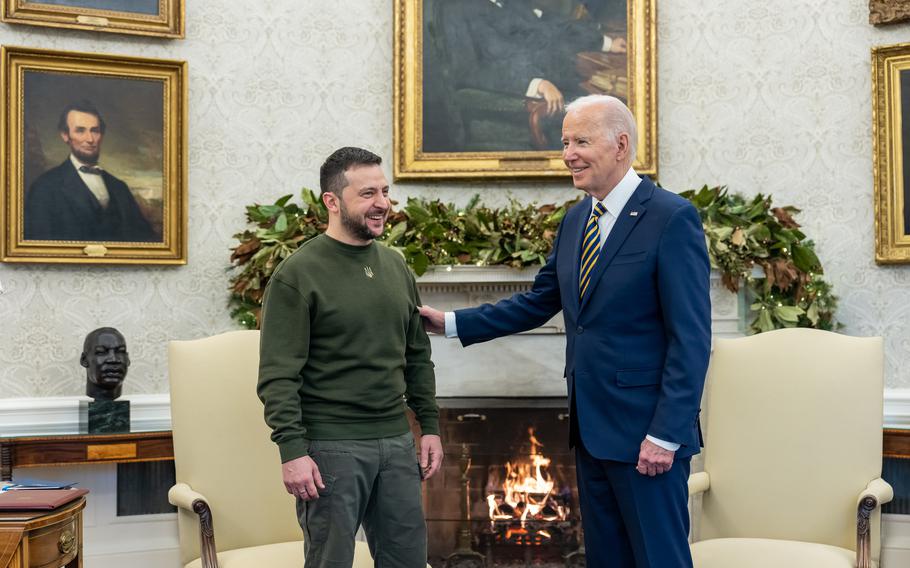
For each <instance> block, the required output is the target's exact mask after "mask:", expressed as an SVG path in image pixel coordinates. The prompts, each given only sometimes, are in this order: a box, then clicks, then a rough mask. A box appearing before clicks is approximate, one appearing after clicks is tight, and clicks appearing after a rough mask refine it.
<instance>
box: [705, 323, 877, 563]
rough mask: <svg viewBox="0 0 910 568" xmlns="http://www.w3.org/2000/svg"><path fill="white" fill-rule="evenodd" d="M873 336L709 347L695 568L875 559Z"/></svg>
mask: <svg viewBox="0 0 910 568" xmlns="http://www.w3.org/2000/svg"><path fill="white" fill-rule="evenodd" d="M882 359H883V356H882V341H881V338H877V337H875V338H858V337H848V336H844V335H839V334H835V333H831V332H825V331H818V330H812V329H784V330H778V331H772V332H769V333H762V334H760V335H755V336H752V337H746V338H741V339H718V340H716V342H715V344H714V352H713V355H712V357H711V365H710V368H709V370H708V379H707V383H706V385H705V408H706V415H707V416H706V425H707V430H706V432H705V434H706V436H705V468H704V469H705V471H704V472H700V473H695V474H693V475H692V476H691V477H690V478H689V492H690V493H691V494H693V495H694V494H697V493H703V494H704V495H703V499H702V503H701V505H702V506H701V513H700V514H696V523H695V524H694V525H693V535H694V536H695V537H696V538H698V539H699V541H698V542H695V543H694V544H693V545H692V556H693V560H694V562H695V568H715V567H723V568H729V567H733V566H735V567H737V568H753V567H754V568H758V567H762V568H764V567H767V566H774V567H775V568H790V567H793V568H796V567H800V568H806V567H824V568H835V567H859V568H869V567H873V566H877V565H878V558H879V553H880V548H881V541H880V535H879V527H880V505H882V504H883V503H887V502H888V501H890V500H891V498H892V496H893V492H892V490H891V486H890V485H888V484H887V483H886V482H885V481H884V480H882V479H881V472H882V403H883V400H882V399H883V385H882Z"/></svg>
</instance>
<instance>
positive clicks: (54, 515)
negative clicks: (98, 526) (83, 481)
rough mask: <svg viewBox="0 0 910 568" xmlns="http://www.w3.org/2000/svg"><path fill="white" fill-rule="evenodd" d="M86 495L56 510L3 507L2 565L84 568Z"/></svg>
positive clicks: (9, 567)
mask: <svg viewBox="0 0 910 568" xmlns="http://www.w3.org/2000/svg"><path fill="white" fill-rule="evenodd" d="M84 508H85V497H80V498H79V499H77V500H75V501H73V502H72V503H67V504H66V505H64V506H62V507H60V508H58V509H54V510H53V511H0V568H63V567H65V568H82V510H83V509H84Z"/></svg>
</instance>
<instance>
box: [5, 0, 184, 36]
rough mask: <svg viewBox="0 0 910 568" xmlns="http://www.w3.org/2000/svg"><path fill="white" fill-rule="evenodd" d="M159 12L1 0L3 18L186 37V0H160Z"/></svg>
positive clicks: (14, 22)
mask: <svg viewBox="0 0 910 568" xmlns="http://www.w3.org/2000/svg"><path fill="white" fill-rule="evenodd" d="M158 6H159V8H158V15H149V14H141V13H137V12H121V11H114V10H97V9H93V8H78V7H72V6H59V5H56V4H44V3H42V2H41V1H40V0H0V21H3V22H7V23H10V24H28V25H32V26H48V27H52V28H71V29H75V30H92V31H96V32H114V33H121V34H134V35H144V36H158V37H167V38H181V39H182V38H183V37H184V17H185V12H186V10H185V6H184V0H158Z"/></svg>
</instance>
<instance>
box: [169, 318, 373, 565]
mask: <svg viewBox="0 0 910 568" xmlns="http://www.w3.org/2000/svg"><path fill="white" fill-rule="evenodd" d="M168 358H169V362H168V368H169V374H170V387H171V421H172V429H173V432H174V456H175V463H176V469H177V484H176V485H174V487H172V488H171V490H170V492H169V494H168V498H169V500H170V502H171V503H172V504H174V505H176V506H177V507H178V518H177V523H178V527H179V531H180V555H181V560H182V562H183V563H184V564H185V565H186V567H187V568H262V567H269V568H300V567H301V566H303V540H302V539H303V534H302V532H301V530H300V527H299V526H298V524H297V516H296V512H295V508H294V498H293V497H291V496H290V495H288V493H287V492H286V491H285V489H284V484H283V483H282V480H281V467H280V460H279V457H278V449H277V447H276V446H275V445H274V444H273V443H272V442H271V441H270V440H269V433H270V432H269V429H268V427H267V426H266V425H265V422H264V420H263V411H262V404H261V403H260V402H259V399H258V398H257V397H256V377H257V373H258V366H259V332H258V331H234V332H229V333H225V334H222V335H217V336H214V337H209V338H206V339H199V340H196V341H172V342H171V343H170V344H169V347H168ZM216 536H217V539H216V538H215V537H216ZM200 550H201V558H200ZM216 550H217V558H216ZM355 554H356V556H355V560H354V567H367V566H373V561H372V558H371V557H370V553H369V550H368V548H367V546H366V543H360V542H358V543H357V546H356V552H355Z"/></svg>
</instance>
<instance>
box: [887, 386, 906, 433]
mask: <svg viewBox="0 0 910 568" xmlns="http://www.w3.org/2000/svg"><path fill="white" fill-rule="evenodd" d="M885 428H910V389H885Z"/></svg>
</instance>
